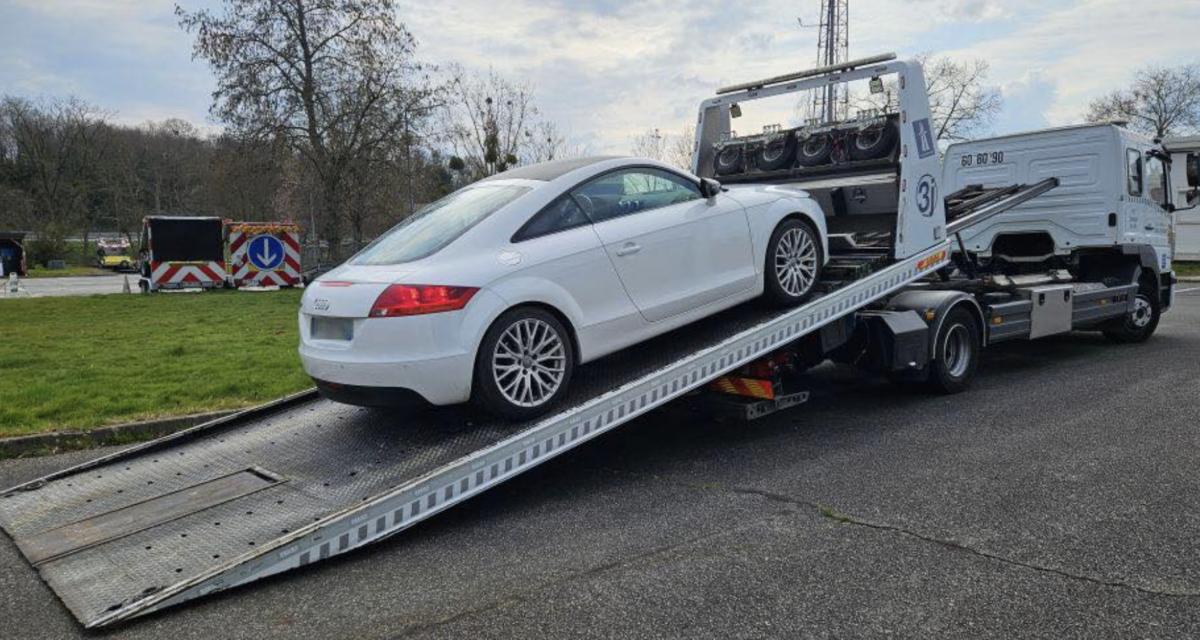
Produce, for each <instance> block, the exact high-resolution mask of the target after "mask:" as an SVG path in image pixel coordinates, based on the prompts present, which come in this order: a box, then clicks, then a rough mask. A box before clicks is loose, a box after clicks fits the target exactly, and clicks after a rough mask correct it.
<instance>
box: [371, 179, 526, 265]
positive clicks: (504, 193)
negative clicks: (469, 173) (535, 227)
mask: <svg viewBox="0 0 1200 640" xmlns="http://www.w3.org/2000/svg"><path fill="white" fill-rule="evenodd" d="M528 191H529V187H520V186H515V185H489V184H483V185H478V186H471V187H467V188H465V189H459V190H458V191H455V192H454V193H452V194H450V195H448V196H446V197H445V198H442V199H441V200H438V201H437V202H434V203H433V204H430V205H428V206H426V207H424V208H423V209H421V210H420V211H417V212H416V213H414V214H412V215H411V216H409V217H407V218H405V219H404V220H402V221H401V222H400V224H398V225H396V226H394V227H392V228H391V229H390V230H389V231H387V232H386V233H384V234H383V235H381V236H379V237H378V238H376V239H375V241H374V242H372V243H371V244H369V245H367V246H366V248H364V249H363V250H362V251H360V252H359V253H358V255H356V256H354V257H353V258H351V259H350V263H351V264H399V263H401V262H412V261H413V260H420V259H421V258H424V257H427V256H430V255H433V254H434V253H436V252H438V251H439V250H441V249H442V248H443V247H445V246H446V245H448V244H450V243H451V242H453V241H454V239H455V238H457V237H458V236H460V235H462V234H463V232H465V231H466V230H467V229H470V228H471V227H472V226H474V225H475V224H477V223H478V222H479V221H480V220H483V219H484V218H486V217H487V216H488V215H490V214H491V213H492V212H494V211H496V210H497V209H499V208H500V207H503V206H504V205H506V204H508V203H510V202H512V201H513V200H515V199H517V198H518V197H520V196H521V195H522V194H524V193H526V192H528Z"/></svg>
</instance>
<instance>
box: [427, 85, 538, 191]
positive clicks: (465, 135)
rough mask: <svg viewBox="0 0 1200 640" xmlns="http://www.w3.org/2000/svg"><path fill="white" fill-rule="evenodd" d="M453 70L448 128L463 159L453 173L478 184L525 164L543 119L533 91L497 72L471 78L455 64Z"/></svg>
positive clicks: (453, 147)
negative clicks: (524, 157) (535, 124)
mask: <svg viewBox="0 0 1200 640" xmlns="http://www.w3.org/2000/svg"><path fill="white" fill-rule="evenodd" d="M449 71H450V76H451V80H450V82H449V84H448V86H447V94H448V95H447V100H446V109H447V113H446V117H447V119H448V125H447V127H446V129H447V131H448V135H449V142H450V147H451V148H452V149H453V150H454V157H455V158H457V160H458V161H457V162H453V161H452V168H453V169H455V170H457V171H460V172H462V173H464V174H465V176H466V177H467V178H468V179H470V180H477V179H479V178H483V177H486V176H490V175H492V174H494V173H499V172H501V171H504V170H506V169H508V168H510V167H513V166H516V165H517V164H519V163H520V161H521V155H522V151H523V150H524V149H525V147H526V146H527V145H528V144H529V142H530V139H531V138H532V137H533V134H532V133H531V131H530V129H529V127H530V126H531V125H532V124H533V121H534V119H535V118H536V117H537V115H538V110H537V107H535V106H534V105H533V89H532V88H531V87H530V86H529V85H528V84H523V83H518V82H512V81H509V80H507V79H505V78H504V77H502V76H501V75H500V74H498V73H496V71H495V70H493V69H489V70H488V71H487V73H469V72H467V71H466V70H465V69H464V68H463V67H461V66H458V65H453V66H451V67H450V68H449Z"/></svg>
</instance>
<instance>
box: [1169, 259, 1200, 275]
mask: <svg viewBox="0 0 1200 640" xmlns="http://www.w3.org/2000/svg"><path fill="white" fill-rule="evenodd" d="M1171 268H1172V269H1175V275H1176V276H1179V277H1197V276H1200V262H1172V263H1171Z"/></svg>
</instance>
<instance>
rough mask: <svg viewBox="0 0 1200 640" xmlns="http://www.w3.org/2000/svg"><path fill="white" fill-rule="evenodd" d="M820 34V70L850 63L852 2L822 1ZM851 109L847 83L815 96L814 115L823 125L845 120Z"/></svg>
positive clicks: (817, 92)
mask: <svg viewBox="0 0 1200 640" xmlns="http://www.w3.org/2000/svg"><path fill="white" fill-rule="evenodd" d="M819 32H820V35H819V36H818V37H817V66H818V67H827V66H832V65H836V64H840V63H843V62H846V61H847V60H849V59H850V0H821V26H820V30H819ZM849 108H850V95H849V93H848V92H847V88H846V84H845V83H843V82H839V83H834V84H831V85H829V86H827V87H825V88H824V89H822V90H819V91H814V92H813V105H812V115H813V116H814V117H818V118H821V120H822V121H823V122H832V121H834V120H839V119H845V117H846V115H847V113H848V112H849Z"/></svg>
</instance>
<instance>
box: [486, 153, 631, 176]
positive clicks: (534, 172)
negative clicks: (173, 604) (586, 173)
mask: <svg viewBox="0 0 1200 640" xmlns="http://www.w3.org/2000/svg"><path fill="white" fill-rule="evenodd" d="M620 157H622V156H588V157H586V158H568V159H566V160H551V161H549V162H539V163H537V164H530V165H525V166H523V167H517V168H515V169H509V170H508V171H505V172H503V173H497V174H496V175H494V176H489V177H487V178H484V181H490V180H514V179H519V180H542V181H546V182H549V181H551V180H554V179H555V178H558V177H560V176H563V175H566V174H568V173H570V172H572V171H575V170H576V169H582V168H583V167H587V166H590V165H593V164H597V163H600V162H604V161H606V160H615V159H617V158H620Z"/></svg>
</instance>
